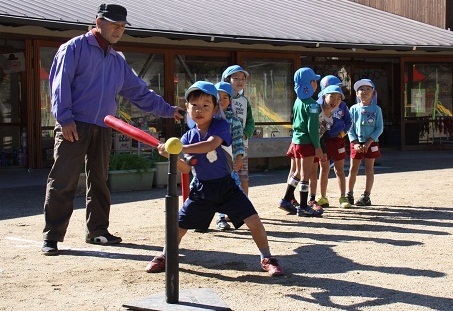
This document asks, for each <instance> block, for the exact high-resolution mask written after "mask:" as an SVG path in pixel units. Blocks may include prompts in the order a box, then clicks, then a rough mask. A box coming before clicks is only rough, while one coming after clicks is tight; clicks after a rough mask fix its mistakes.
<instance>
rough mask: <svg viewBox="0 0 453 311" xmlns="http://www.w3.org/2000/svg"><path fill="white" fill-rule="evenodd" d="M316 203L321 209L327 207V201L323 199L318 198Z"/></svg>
mask: <svg viewBox="0 0 453 311" xmlns="http://www.w3.org/2000/svg"><path fill="white" fill-rule="evenodd" d="M316 201H318V204H319V205H321V206H322V208H327V207H329V199H327V198H325V197H319V198H318V199H317V200H316Z"/></svg>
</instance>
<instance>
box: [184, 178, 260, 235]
mask: <svg viewBox="0 0 453 311" xmlns="http://www.w3.org/2000/svg"><path fill="white" fill-rule="evenodd" d="M191 186H192V189H191V190H190V193H189V197H188V198H187V199H186V201H185V202H184V204H183V206H182V207H181V209H180V211H179V220H178V221H179V227H180V228H183V229H202V230H206V229H207V228H209V225H210V224H211V221H212V219H213V217H214V215H215V213H224V214H227V215H228V217H229V218H230V220H231V222H232V223H233V225H234V227H235V228H236V229H237V228H239V227H241V226H242V225H243V224H244V219H246V218H247V217H250V216H252V215H254V214H257V212H256V210H255V208H254V207H253V204H252V202H250V200H249V198H248V197H247V196H246V195H245V194H244V192H243V191H242V190H241V189H240V188H239V187H238V186H237V185H236V183H235V181H234V179H233V178H231V176H230V175H227V176H225V177H223V178H219V179H211V180H205V181H203V180H198V179H196V178H194V180H193V182H192V185H191Z"/></svg>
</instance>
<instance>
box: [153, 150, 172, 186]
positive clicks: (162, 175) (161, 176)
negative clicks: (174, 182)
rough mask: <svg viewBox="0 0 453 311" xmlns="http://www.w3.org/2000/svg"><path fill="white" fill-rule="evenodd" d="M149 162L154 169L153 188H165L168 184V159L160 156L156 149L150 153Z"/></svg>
mask: <svg viewBox="0 0 453 311" xmlns="http://www.w3.org/2000/svg"><path fill="white" fill-rule="evenodd" d="M151 160H152V161H153V163H154V167H155V172H154V181H153V186H155V187H165V186H166V185H167V183H168V165H169V162H168V159H167V158H166V157H164V156H161V155H160V154H159V152H158V151H157V149H153V151H152V152H151Z"/></svg>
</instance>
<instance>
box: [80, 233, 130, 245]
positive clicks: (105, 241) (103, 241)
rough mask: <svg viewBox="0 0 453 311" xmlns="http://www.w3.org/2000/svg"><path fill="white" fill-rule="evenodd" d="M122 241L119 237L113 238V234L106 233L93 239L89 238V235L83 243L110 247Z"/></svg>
mask: <svg viewBox="0 0 453 311" xmlns="http://www.w3.org/2000/svg"><path fill="white" fill-rule="evenodd" d="M122 241H123V239H121V238H120V237H119V236H114V235H113V234H110V233H108V232H107V233H106V234H103V235H99V236H97V237H94V238H90V236H89V235H87V236H86V238H85V242H87V243H89V244H100V245H112V244H119V243H121V242H122Z"/></svg>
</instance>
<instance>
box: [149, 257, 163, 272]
mask: <svg viewBox="0 0 453 311" xmlns="http://www.w3.org/2000/svg"><path fill="white" fill-rule="evenodd" d="M145 271H146V272H148V273H159V272H164V271H165V256H164V255H159V256H156V257H154V258H153V260H151V261H150V262H149V263H148V264H147V265H146V268H145Z"/></svg>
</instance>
